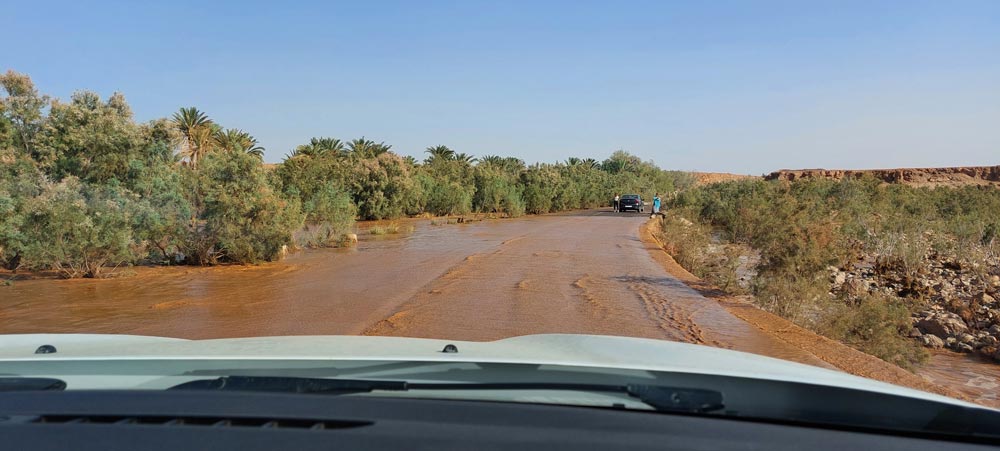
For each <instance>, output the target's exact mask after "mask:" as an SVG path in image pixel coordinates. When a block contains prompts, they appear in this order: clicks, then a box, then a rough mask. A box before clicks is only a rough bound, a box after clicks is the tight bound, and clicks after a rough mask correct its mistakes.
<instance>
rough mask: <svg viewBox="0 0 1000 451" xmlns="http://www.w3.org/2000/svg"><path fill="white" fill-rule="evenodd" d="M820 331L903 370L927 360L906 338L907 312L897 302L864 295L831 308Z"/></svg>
mask: <svg viewBox="0 0 1000 451" xmlns="http://www.w3.org/2000/svg"><path fill="white" fill-rule="evenodd" d="M824 320H825V323H824V324H823V325H822V326H821V328H820V330H821V331H822V332H823V333H824V334H825V335H827V336H830V337H833V338H836V339H838V340H840V341H843V342H844V343H846V344H848V345H850V346H852V347H854V348H857V349H858V350H860V351H863V352H866V353H868V354H871V355H873V356H876V357H878V358H880V359H882V360H885V361H887V362H890V363H893V364H896V365H899V366H901V367H903V368H913V366H914V365H915V364H919V363H922V362H924V361H926V360H927V357H928V356H927V352H926V351H925V350H924V349H923V348H922V347H920V345H919V344H918V343H917V342H916V341H914V340H910V339H908V338H906V336H905V334H906V333H908V332H909V331H910V329H911V328H912V325H911V323H910V311H909V309H908V308H907V307H906V305H905V304H904V303H903V302H902V301H900V300H899V299H895V298H891V297H887V296H875V295H866V296H864V297H862V298H861V299H860V301H859V302H857V303H856V304H855V303H843V304H839V305H835V306H833V307H831V308H830V309H829V310H828V311H827V313H826V316H825V318H824Z"/></svg>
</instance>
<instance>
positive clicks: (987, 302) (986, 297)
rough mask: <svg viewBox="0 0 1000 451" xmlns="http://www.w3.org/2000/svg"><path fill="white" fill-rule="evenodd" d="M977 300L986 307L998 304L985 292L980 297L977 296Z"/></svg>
mask: <svg viewBox="0 0 1000 451" xmlns="http://www.w3.org/2000/svg"><path fill="white" fill-rule="evenodd" d="M976 300H977V301H979V303H980V304H984V305H993V304H995V303H996V302H997V300H996V299H995V298H994V297H993V296H990V295H989V294H986V292H983V293H981V294H980V295H979V296H977V297H976Z"/></svg>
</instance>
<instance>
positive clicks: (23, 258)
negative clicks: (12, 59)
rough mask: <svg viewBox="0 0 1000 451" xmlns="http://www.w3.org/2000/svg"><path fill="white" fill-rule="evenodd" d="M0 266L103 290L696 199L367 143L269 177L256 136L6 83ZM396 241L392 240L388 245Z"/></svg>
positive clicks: (302, 153) (296, 156)
mask: <svg viewBox="0 0 1000 451" xmlns="http://www.w3.org/2000/svg"><path fill="white" fill-rule="evenodd" d="M0 86H2V88H3V91H2V93H0V265H2V266H3V267H4V268H6V269H8V270H54V271H56V272H58V273H60V274H62V275H63V276H65V277H101V276H103V275H104V274H106V273H107V272H108V271H109V270H110V269H113V268H116V267H121V266H127V265H133V264H139V263H154V264H192V265H212V264H218V263H226V262H230V263H240V264H251V263H258V262H264V261H271V260H275V259H278V258H281V256H282V255H284V254H285V252H286V251H287V250H288V249H289V248H295V247H315V246H335V245H339V244H342V243H345V242H349V240H345V236H347V234H348V233H349V232H351V231H352V230H353V228H354V221H355V220H356V219H363V220H373V219H393V218H399V217H403V216H408V215H410V216H417V215H419V216H445V215H450V216H454V215H466V214H470V213H481V214H485V215H489V216H507V217H516V216H520V215H523V214H526V213H533V214H537V213H548V212H556V211H561V210H568V209H577V208H591V207H596V206H602V205H607V204H608V202H609V201H610V199H611V197H612V196H613V195H614V194H615V193H626V192H635V193H640V194H643V195H644V196H647V197H651V196H652V193H653V192H660V193H667V192H673V191H676V190H678V189H681V188H684V187H687V186H689V185H690V184H691V183H692V179H691V177H689V176H688V175H687V174H685V173H681V172H675V171H664V170H661V169H660V168H658V167H657V166H655V165H654V164H653V163H651V162H647V161H642V160H640V159H639V158H637V157H635V156H633V155H630V154H628V153H627V152H624V151H617V152H615V153H613V154H612V155H611V156H610V157H609V158H608V159H606V160H604V161H597V160H593V159H580V158H570V159H568V160H566V161H565V162H559V163H553V164H545V163H543V164H532V165H527V164H525V162H524V161H522V160H520V159H517V158H513V157H501V156H497V155H484V156H481V157H478V158H477V157H474V156H473V155H471V154H469V153H464V152H457V151H455V150H453V149H451V148H448V147H447V146H444V145H436V146H433V147H430V148H428V149H427V150H426V152H425V155H426V158H425V159H424V160H423V161H418V160H417V159H415V158H413V157H410V156H400V155H398V154H396V153H395V152H393V149H392V146H391V145H388V144H386V143H384V142H380V141H375V140H372V139H369V138H366V137H361V138H357V139H352V140H341V139H338V138H332V137H315V138H311V139H309V140H308V142H306V143H304V144H302V145H299V146H297V147H296V148H295V149H293V150H292V151H291V152H290V154H289V155H287V156H286V157H285V159H284V161H282V162H281V164H279V165H277V167H276V168H274V169H273V170H270V169H266V168H265V166H264V164H263V155H264V149H263V147H261V146H260V145H259V143H258V141H257V140H256V139H255V138H254V137H253V136H252V135H251V134H250V133H248V132H246V131H244V130H243V129H240V128H238V127H228V126H224V125H222V124H219V123H217V122H216V121H215V120H213V119H212V118H211V117H210V116H209V115H208V113H206V112H204V111H201V110H199V109H198V108H196V107H184V108H180V109H179V110H178V111H177V112H176V113H172V114H170V115H169V117H168V118H162V119H157V120H153V121H149V122H146V123H137V122H136V121H135V120H134V118H133V116H132V111H131V108H130V107H129V105H128V103H127V102H126V101H125V97H124V96H123V95H122V94H120V93H115V94H113V95H111V96H110V97H108V98H107V99H103V98H101V97H100V96H98V95H97V94H95V93H93V92H88V91H79V92H77V93H75V94H73V96H72V97H71V98H70V100H69V101H62V100H59V99H53V98H50V97H48V96H45V95H43V94H41V93H39V91H38V90H37V89H36V88H35V86H34V84H33V83H32V81H31V79H30V78H29V77H28V76H26V75H23V74H19V73H16V72H13V71H8V72H7V73H6V74H3V75H2V76H0ZM387 232H388V230H387Z"/></svg>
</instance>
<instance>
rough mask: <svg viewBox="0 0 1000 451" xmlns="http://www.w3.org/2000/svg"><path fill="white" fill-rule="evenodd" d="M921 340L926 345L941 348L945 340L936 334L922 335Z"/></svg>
mask: <svg viewBox="0 0 1000 451" xmlns="http://www.w3.org/2000/svg"><path fill="white" fill-rule="evenodd" d="M920 341H922V342H923V343H924V346H927V347H929V348H934V349H941V348H943V347H944V340H942V339H940V338H938V337H936V336H934V335H930V334H928V335H923V336H921V337H920Z"/></svg>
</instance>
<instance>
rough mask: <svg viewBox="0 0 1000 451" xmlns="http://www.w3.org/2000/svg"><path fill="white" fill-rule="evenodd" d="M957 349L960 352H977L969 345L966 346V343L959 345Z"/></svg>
mask: <svg viewBox="0 0 1000 451" xmlns="http://www.w3.org/2000/svg"><path fill="white" fill-rule="evenodd" d="M955 349H956V350H957V351H958V352H972V351H975V349H973V348H972V346H971V345H968V344H965V343H959V344H958V346H957V347H956V348H955Z"/></svg>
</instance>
